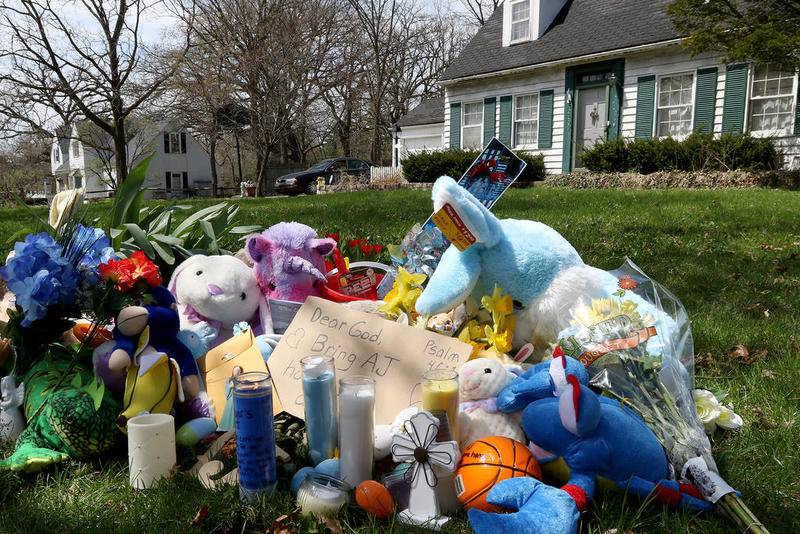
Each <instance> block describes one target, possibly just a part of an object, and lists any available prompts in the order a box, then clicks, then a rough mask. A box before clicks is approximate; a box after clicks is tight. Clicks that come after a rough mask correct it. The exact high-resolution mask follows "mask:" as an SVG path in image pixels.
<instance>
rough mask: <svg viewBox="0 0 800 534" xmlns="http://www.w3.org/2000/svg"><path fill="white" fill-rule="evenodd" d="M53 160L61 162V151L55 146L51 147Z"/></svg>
mask: <svg viewBox="0 0 800 534" xmlns="http://www.w3.org/2000/svg"><path fill="white" fill-rule="evenodd" d="M53 161H55V162H56V163H61V151H60V150H59V149H58V147H57V146H54V147H53Z"/></svg>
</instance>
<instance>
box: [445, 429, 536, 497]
mask: <svg viewBox="0 0 800 534" xmlns="http://www.w3.org/2000/svg"><path fill="white" fill-rule="evenodd" d="M515 477H535V478H538V479H541V478H542V470H541V469H540V468H539V462H537V461H536V458H535V457H534V456H533V454H532V453H531V451H529V450H528V448H527V447H526V446H525V445H523V444H522V443H520V442H518V441H514V440H513V439H511V438H505V437H501V436H493V437H490V438H483V439H479V440H478V441H475V442H473V443H472V444H470V446H469V447H467V448H466V449H464V452H463V453H461V462H460V463H459V464H458V470H457V471H456V478H455V483H456V493H457V494H458V500H459V502H461V504H462V505H463V506H464V508H467V509H469V508H477V509H478V510H483V511H485V512H501V511H502V510H501V509H500V508H499V507H497V506H493V505H491V504H489V503H487V502H486V494H487V493H489V490H490V489H492V487H493V486H494V485H495V484H497V483H498V482H500V481H503V480H506V479H507V478H515Z"/></svg>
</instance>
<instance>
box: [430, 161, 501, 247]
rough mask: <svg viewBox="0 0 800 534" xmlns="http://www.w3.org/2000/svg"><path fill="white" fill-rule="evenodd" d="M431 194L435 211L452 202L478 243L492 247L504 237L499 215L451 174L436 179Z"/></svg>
mask: <svg viewBox="0 0 800 534" xmlns="http://www.w3.org/2000/svg"><path fill="white" fill-rule="evenodd" d="M431 196H432V197H433V211H439V210H440V209H441V208H442V206H444V205H445V204H450V205H451V206H452V207H453V209H454V210H455V211H456V213H457V214H458V216H459V217H461V220H462V221H463V222H464V224H465V225H466V226H467V228H468V229H469V231H470V232H472V234H473V235H474V236H475V238H476V240H477V242H478V243H482V244H483V245H485V246H486V247H492V246H494V245H496V244H497V242H498V241H499V240H500V238H501V237H502V229H501V227H500V221H499V220H497V217H495V216H494V215H493V214H492V212H491V211H489V210H488V209H486V206H484V205H483V204H481V203H480V201H478V199H477V198H475V197H474V196H472V194H470V192H469V191H467V190H466V189H464V188H463V187H461V186H460V185H458V184H457V183H456V181H455V180H453V179H452V178H450V177H449V176H442V177H441V178H439V179H438V180H436V182H435V183H434V184H433V189H432V191H431Z"/></svg>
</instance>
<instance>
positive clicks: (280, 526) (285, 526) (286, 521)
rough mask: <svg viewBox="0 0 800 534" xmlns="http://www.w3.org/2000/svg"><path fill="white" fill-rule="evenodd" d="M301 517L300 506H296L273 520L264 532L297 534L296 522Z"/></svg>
mask: <svg viewBox="0 0 800 534" xmlns="http://www.w3.org/2000/svg"><path fill="white" fill-rule="evenodd" d="M298 517H300V508H295V509H294V510H292V511H291V512H290V513H288V514H283V515H282V516H280V517H278V518H277V519H276V520H275V521H273V522H272V526H270V527H269V528H268V529H267V530H266V531H265V532H264V534H297V528H296V525H294V523H295V522H296V521H297V518H298Z"/></svg>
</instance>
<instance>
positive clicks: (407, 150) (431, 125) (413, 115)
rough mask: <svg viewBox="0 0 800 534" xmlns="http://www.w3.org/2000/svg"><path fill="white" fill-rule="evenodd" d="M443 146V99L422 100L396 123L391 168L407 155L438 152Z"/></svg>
mask: <svg viewBox="0 0 800 534" xmlns="http://www.w3.org/2000/svg"><path fill="white" fill-rule="evenodd" d="M443 146H444V97H436V98H429V99H427V100H423V101H422V102H421V103H420V104H419V105H418V106H417V107H415V108H414V109H412V110H411V111H409V112H408V113H406V114H405V115H404V116H403V117H401V118H400V120H399V121H397V124H395V128H394V150H392V166H393V167H397V166H398V165H399V164H400V162H401V161H402V160H403V158H405V157H406V155H407V154H414V153H416V152H422V151H432V150H439V149H441V148H442V147H443Z"/></svg>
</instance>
